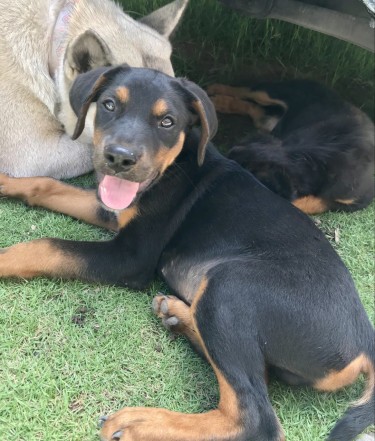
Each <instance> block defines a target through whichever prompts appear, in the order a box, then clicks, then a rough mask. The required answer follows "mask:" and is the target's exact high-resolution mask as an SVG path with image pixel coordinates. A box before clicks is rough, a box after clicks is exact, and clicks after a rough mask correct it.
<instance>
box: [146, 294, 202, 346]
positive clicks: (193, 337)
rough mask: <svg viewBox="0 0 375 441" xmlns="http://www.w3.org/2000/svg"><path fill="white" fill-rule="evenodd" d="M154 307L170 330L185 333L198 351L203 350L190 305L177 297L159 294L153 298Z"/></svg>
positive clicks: (175, 332)
mask: <svg viewBox="0 0 375 441" xmlns="http://www.w3.org/2000/svg"><path fill="white" fill-rule="evenodd" d="M152 307H153V310H154V313H155V314H156V315H157V316H158V317H159V318H160V319H161V320H162V322H163V325H164V326H165V327H166V328H167V329H168V330H170V331H171V332H173V333H174V334H181V335H184V336H185V337H186V338H188V339H189V340H190V341H191V343H192V344H193V345H194V346H195V347H196V349H197V350H198V351H201V352H203V349H202V348H201V347H200V341H198V339H197V333H196V330H195V326H194V322H193V319H192V316H191V309H190V306H188V305H186V303H184V302H183V301H182V300H180V299H178V298H177V297H174V296H164V295H159V296H156V297H155V298H154V299H153V302H152ZM176 319H177V322H176Z"/></svg>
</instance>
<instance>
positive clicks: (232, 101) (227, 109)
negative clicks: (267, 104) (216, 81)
mask: <svg viewBox="0 0 375 441" xmlns="http://www.w3.org/2000/svg"><path fill="white" fill-rule="evenodd" d="M211 101H212V102H213V104H214V106H215V109H216V111H217V112H220V113H226V114H234V115H246V116H250V118H251V119H252V120H253V121H254V125H255V126H256V127H260V126H261V121H262V119H263V118H264V115H265V112H264V109H263V108H262V107H261V106H258V105H257V104H254V103H251V102H248V101H243V100H240V99H238V98H232V97H230V96H227V95H215V96H213V97H211Z"/></svg>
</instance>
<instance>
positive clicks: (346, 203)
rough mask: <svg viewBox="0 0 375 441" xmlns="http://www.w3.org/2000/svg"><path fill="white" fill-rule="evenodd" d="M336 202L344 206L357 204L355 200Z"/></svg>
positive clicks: (336, 200)
mask: <svg viewBox="0 0 375 441" xmlns="http://www.w3.org/2000/svg"><path fill="white" fill-rule="evenodd" d="M335 202H338V203H339V204H343V205H352V204H354V203H355V199H335Z"/></svg>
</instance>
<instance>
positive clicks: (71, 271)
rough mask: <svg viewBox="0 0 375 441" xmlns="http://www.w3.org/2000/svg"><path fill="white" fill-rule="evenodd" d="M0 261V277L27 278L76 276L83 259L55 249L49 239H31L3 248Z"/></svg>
mask: <svg viewBox="0 0 375 441" xmlns="http://www.w3.org/2000/svg"><path fill="white" fill-rule="evenodd" d="M4 251H5V252H4ZM36 256H38V258H37V259H36V258H35V257H36ZM0 261H1V265H0V267H1V270H0V277H21V278H25V279H29V278H32V277H37V276H44V275H48V276H53V277H74V278H77V277H79V276H80V274H81V271H82V270H83V268H84V263H83V261H81V260H80V259H79V258H78V257H77V256H75V255H74V254H72V253H69V254H68V253H65V252H63V251H61V250H59V249H56V248H55V247H54V246H53V244H52V243H51V241H50V240H49V239H39V240H33V241H31V242H25V243H19V244H17V245H13V246H12V247H10V248H5V250H3V252H2V254H1V257H0Z"/></svg>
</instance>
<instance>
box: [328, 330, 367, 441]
mask: <svg viewBox="0 0 375 441" xmlns="http://www.w3.org/2000/svg"><path fill="white" fill-rule="evenodd" d="M374 334H375V333H374ZM374 338H375V335H374ZM373 341H375V340H373ZM371 346H372V348H371V350H370V351H369V353H368V355H367V357H368V358H367V357H366V360H367V362H366V363H365V364H364V366H363V367H362V372H363V373H364V374H365V375H366V376H367V386H366V389H365V392H364V394H363V396H362V397H361V398H360V399H359V400H358V401H357V402H355V403H353V406H352V407H350V408H349V409H348V410H347V411H346V412H345V414H344V416H343V417H342V418H341V419H340V420H339V421H338V422H337V423H336V425H335V427H334V428H333V430H332V432H331V433H330V435H329V437H328V441H351V440H354V439H355V437H356V436H357V435H359V434H360V433H362V432H363V431H364V430H365V429H366V428H367V427H369V426H371V425H372V424H375V350H374V349H375V348H374V346H375V344H371Z"/></svg>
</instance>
